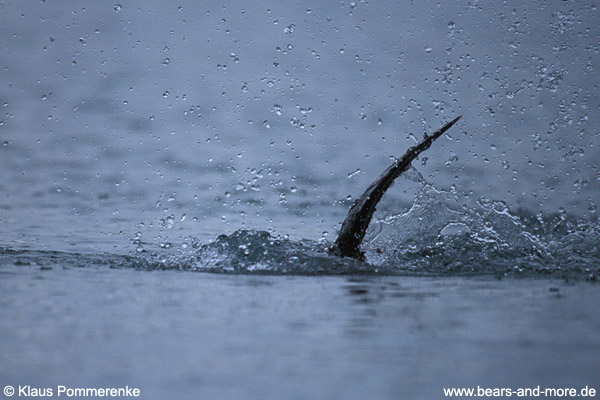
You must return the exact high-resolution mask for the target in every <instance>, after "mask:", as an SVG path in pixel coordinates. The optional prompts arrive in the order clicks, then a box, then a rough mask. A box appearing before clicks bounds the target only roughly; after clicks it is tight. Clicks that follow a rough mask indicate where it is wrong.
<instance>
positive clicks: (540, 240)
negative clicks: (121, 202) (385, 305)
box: [0, 171, 600, 280]
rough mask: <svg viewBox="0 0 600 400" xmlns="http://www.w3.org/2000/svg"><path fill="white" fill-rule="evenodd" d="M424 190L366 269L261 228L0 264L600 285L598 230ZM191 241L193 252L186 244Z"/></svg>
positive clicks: (26, 253) (391, 222) (0, 259)
mask: <svg viewBox="0 0 600 400" xmlns="http://www.w3.org/2000/svg"><path fill="white" fill-rule="evenodd" d="M408 178H409V179H411V180H414V181H417V182H419V183H420V184H421V189H420V191H419V192H418V194H417V196H416V198H415V201H414V203H413V205H412V207H411V208H410V209H409V211H407V212H406V213H402V214H396V215H390V216H386V217H383V218H381V219H378V220H376V221H373V223H372V224H371V226H370V228H369V231H368V232H367V236H366V240H365V243H364V245H363V248H364V250H365V253H366V259H367V262H361V261H357V260H354V259H350V258H339V257H336V256H332V255H330V254H329V251H328V249H329V247H330V246H331V243H329V242H327V241H324V240H322V241H312V240H300V241H295V240H290V239H288V238H286V237H277V236H273V235H271V234H270V233H268V232H264V231H253V230H238V231H236V232H234V233H232V234H230V235H221V236H219V237H217V238H216V240H214V241H212V242H208V243H202V242H200V241H198V240H195V239H191V240H190V239H188V240H186V242H185V243H186V246H160V245H159V246H155V247H156V250H149V249H150V248H152V246H151V244H150V243H146V246H144V249H143V250H142V251H138V250H136V251H134V252H133V254H130V255H114V254H82V253H68V252H55V251H38V250H14V249H10V248H2V247H0V266H3V265H14V266H33V267H39V268H40V269H53V268H55V267H56V268H73V267H100V268H102V267H110V268H135V269H140V270H180V271H197V272H212V273H226V274H278V275H341V274H374V275H377V274H384V275H395V274H409V275H465V274H468V275H472V274H487V275H489V274H492V275H495V276H498V277H500V276H527V277H537V276H553V277H569V278H583V279H589V280H596V279H597V277H598V276H599V275H600V244H599V243H600V227H599V225H598V222H597V221H583V220H578V219H576V218H574V217H573V216H569V215H567V213H566V212H564V211H561V212H559V213H557V214H554V215H550V216H546V217H542V216H540V215H534V214H532V213H530V212H527V211H525V210H519V211H517V212H512V211H511V210H510V209H509V207H508V206H507V205H506V204H505V203H504V202H502V201H492V200H489V199H486V198H481V199H479V201H478V202H477V204H476V205H475V206H472V207H469V206H466V205H464V204H462V205H461V203H460V200H459V196H458V195H457V194H456V193H453V192H452V191H443V190H438V189H436V188H435V187H434V186H433V185H431V184H429V183H427V182H426V181H425V180H424V179H423V178H422V177H421V176H420V175H418V174H417V173H416V171H412V173H411V174H410V176H409V177H408ZM188 242H189V243H190V245H187V244H188Z"/></svg>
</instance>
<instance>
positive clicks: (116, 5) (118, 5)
mask: <svg viewBox="0 0 600 400" xmlns="http://www.w3.org/2000/svg"><path fill="white" fill-rule="evenodd" d="M122 9H123V6H122V5H120V4H115V7H114V10H115V11H116V12H119V11H121V10H122Z"/></svg>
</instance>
